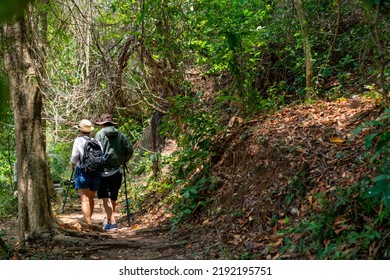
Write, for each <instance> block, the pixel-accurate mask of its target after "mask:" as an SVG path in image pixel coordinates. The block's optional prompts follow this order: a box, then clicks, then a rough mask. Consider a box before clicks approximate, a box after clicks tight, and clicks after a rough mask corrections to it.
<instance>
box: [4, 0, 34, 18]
mask: <svg viewBox="0 0 390 280" xmlns="http://www.w3.org/2000/svg"><path fill="white" fill-rule="evenodd" d="M30 2H32V0H14V1H1V2H0V22H1V23H4V22H7V21H9V20H12V19H13V17H15V16H21V15H22V14H23V11H24V9H26V7H27V5H28V4H29V3H30Z"/></svg>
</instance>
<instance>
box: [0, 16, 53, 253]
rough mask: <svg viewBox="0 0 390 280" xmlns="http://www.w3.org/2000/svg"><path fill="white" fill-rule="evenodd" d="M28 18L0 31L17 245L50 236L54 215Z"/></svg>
mask: <svg viewBox="0 0 390 280" xmlns="http://www.w3.org/2000/svg"><path fill="white" fill-rule="evenodd" d="M30 19H31V17H26V19H25V18H18V19H16V20H15V21H13V22H12V23H8V24H5V25H4V26H3V29H2V31H3V32H2V33H3V34H2V35H3V46H4V52H3V54H4V69H5V71H6V73H7V76H8V84H9V89H10V94H11V98H12V107H13V113H14V122H15V136H16V154H17V176H18V180H17V187H18V219H19V243H20V246H21V248H23V247H25V246H26V242H27V241H29V240H30V239H32V238H35V237H39V236H40V235H41V234H43V233H48V232H51V231H52V229H53V225H54V215H53V214H52V211H51V203H50V199H49V182H50V174H49V168H48V164H47V156H46V151H45V134H44V122H43V120H42V107H43V92H42V89H43V88H42V87H41V85H42V83H40V78H41V77H40V71H42V67H43V63H42V61H39V60H38V59H35V58H36V56H37V51H36V50H35V49H34V50H33V47H34V45H35V44H34V42H33V40H32V38H31V37H32V36H34V35H33V34H34V32H35V33H36V31H34V30H31V26H32V24H29V20H30Z"/></svg>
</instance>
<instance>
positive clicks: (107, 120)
mask: <svg viewBox="0 0 390 280" xmlns="http://www.w3.org/2000/svg"><path fill="white" fill-rule="evenodd" d="M95 123H96V124H98V125H103V124H107V123H110V124H113V125H116V124H117V123H116V122H113V120H112V116H111V114H103V115H101V117H100V119H99V120H97V121H96V122H95Z"/></svg>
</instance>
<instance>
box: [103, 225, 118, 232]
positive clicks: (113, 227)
mask: <svg viewBox="0 0 390 280" xmlns="http://www.w3.org/2000/svg"><path fill="white" fill-rule="evenodd" d="M103 229H104V230H105V231H117V230H118V224H106V225H105V226H104V228H103Z"/></svg>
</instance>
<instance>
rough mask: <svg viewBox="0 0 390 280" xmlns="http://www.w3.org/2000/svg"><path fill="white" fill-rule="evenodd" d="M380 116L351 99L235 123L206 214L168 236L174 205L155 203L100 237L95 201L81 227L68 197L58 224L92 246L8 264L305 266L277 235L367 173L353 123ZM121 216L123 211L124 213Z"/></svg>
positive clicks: (33, 248) (218, 160)
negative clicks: (263, 262) (280, 262)
mask: <svg viewBox="0 0 390 280" xmlns="http://www.w3.org/2000/svg"><path fill="white" fill-rule="evenodd" d="M381 113H382V110H381V109H380V107H379V106H378V104H377V102H376V100H374V99H369V98H363V97H355V98H351V99H340V100H337V101H332V102H325V101H320V102H316V103H314V104H309V105H297V106H294V107H289V108H285V109H282V110H281V111H279V112H276V113H274V114H264V115H262V116H258V117H257V118H254V119H252V120H250V121H244V120H241V119H239V118H235V119H231V122H230V124H229V125H227V128H228V131H227V133H226V134H225V135H224V136H223V137H221V139H220V140H219V147H220V152H221V153H220V155H219V156H218V157H215V158H214V159H213V162H214V165H213V170H212V173H213V175H214V176H215V177H216V178H218V187H217V188H216V189H215V190H214V191H210V192H209V193H208V194H207V195H208V196H209V199H208V204H207V206H206V208H205V209H203V210H202V211H199V212H197V213H194V215H193V216H192V218H191V220H188V221H186V222H185V223H184V224H182V225H179V226H177V227H176V229H175V231H174V232H173V233H171V232H170V228H171V220H170V218H171V214H170V211H169V209H168V208H169V207H170V206H168V205H164V204H159V203H158V199H159V198H158V195H157V194H156V197H152V198H151V199H152V200H151V201H150V203H149V206H148V208H147V209H144V211H142V213H141V212H140V213H133V214H132V216H131V224H130V226H128V225H127V219H126V214H119V213H117V217H118V220H119V227H120V228H119V230H118V231H117V232H114V233H107V232H103V231H102V221H103V218H104V213H103V210H102V206H101V202H100V201H98V200H96V209H95V213H94V215H93V226H87V225H86V224H84V223H83V222H82V215H81V211H80V208H79V206H78V198H77V197H74V198H73V200H74V203H72V204H69V206H67V207H66V209H65V213H57V218H58V223H59V225H60V226H61V227H62V228H63V229H65V230H72V231H75V232H79V233H82V234H83V235H80V236H79V237H74V238H81V237H82V239H87V240H88V241H89V243H88V244H84V243H80V244H81V245H80V246H76V245H74V244H72V245H68V246H65V245H64V244H63V243H62V244H60V243H58V242H56V241H55V240H48V241H46V242H43V241H42V242H39V243H35V244H31V245H30V249H29V250H28V251H26V252H16V253H15V256H14V258H16V259H58V260H62V259H91V260H98V259H104V260H110V259H147V260H151V259H187V260H196V259H296V258H301V259H302V258H304V259H311V258H313V256H311V255H310V254H308V255H304V256H302V255H295V254H294V252H289V251H284V252H283V253H281V252H280V250H279V249H280V248H281V247H282V246H283V242H284V240H283V238H282V237H280V235H278V232H279V231H280V230H282V229H283V228H285V227H286V226H287V223H288V224H290V225H291V224H294V223H295V224H296V223H298V222H299V221H301V220H304V219H305V218H306V217H307V215H308V214H309V213H311V212H312V211H315V210H316V207H317V205H318V202H317V201H316V198H315V194H316V193H319V192H325V193H328V194H332V191H333V190H334V189H335V188H336V187H339V186H350V185H351V184H353V183H356V182H358V181H359V180H361V179H362V177H363V176H364V175H365V174H366V173H367V172H369V170H368V165H367V163H366V161H365V160H364V159H363V157H362V155H363V154H364V152H365V148H364V136H365V135H367V133H368V132H363V133H362V134H361V135H358V136H357V137H355V138H354V139H353V141H349V140H348V138H349V137H350V136H351V133H352V131H353V130H354V129H355V128H356V127H357V126H358V125H359V124H362V123H363V122H365V121H368V120H372V119H376V118H377V117H378V116H379V115H380V114H381ZM334 195H336V194H334ZM118 208H119V209H121V210H120V212H121V213H123V212H124V211H123V209H124V205H119V207H118ZM15 223H16V222H15V221H14V220H12V219H11V220H7V221H4V226H5V231H6V232H7V235H6V237H5V238H6V240H7V242H9V243H13V244H14V245H15V240H16V238H15V234H16V230H15V229H16V228H17V226H16V224H15ZM335 227H337V225H335ZM340 230H342V229H340ZM299 237H300V236H299V235H297V236H296V238H297V239H298V238H299ZM387 241H388V240H387ZM16 247H17V246H16ZM364 257H368V256H364Z"/></svg>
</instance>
